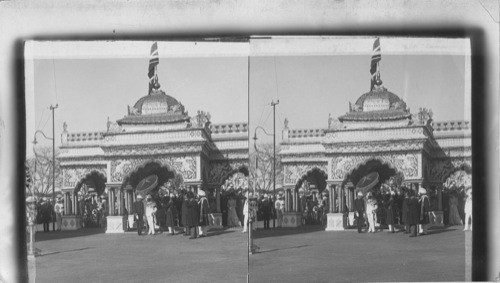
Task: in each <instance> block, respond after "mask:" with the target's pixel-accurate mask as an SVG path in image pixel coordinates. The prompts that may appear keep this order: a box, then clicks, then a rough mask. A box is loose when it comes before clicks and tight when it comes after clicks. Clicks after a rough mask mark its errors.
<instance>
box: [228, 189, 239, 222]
mask: <svg viewBox="0 0 500 283" xmlns="http://www.w3.org/2000/svg"><path fill="white" fill-rule="evenodd" d="M227 226H229V227H241V223H240V220H239V219H238V213H237V212H236V199H235V198H234V193H231V194H230V195H229V200H228V201H227Z"/></svg>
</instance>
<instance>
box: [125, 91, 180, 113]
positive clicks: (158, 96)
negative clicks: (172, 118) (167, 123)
mask: <svg viewBox="0 0 500 283" xmlns="http://www.w3.org/2000/svg"><path fill="white" fill-rule="evenodd" d="M179 104H180V103H179V102H178V101H177V99H175V98H173V97H172V96H170V95H167V94H165V92H163V91H162V90H152V91H151V94H150V95H146V96H144V97H141V98H140V99H139V100H138V101H137V102H136V103H135V105H134V108H135V109H136V110H137V112H138V114H142V115H148V114H160V113H167V112H168V111H169V110H170V109H172V108H174V106H176V105H179Z"/></svg>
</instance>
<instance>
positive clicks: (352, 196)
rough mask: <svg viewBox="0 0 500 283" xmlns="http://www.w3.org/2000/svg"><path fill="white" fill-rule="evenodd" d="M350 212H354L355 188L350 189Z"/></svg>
mask: <svg viewBox="0 0 500 283" xmlns="http://www.w3.org/2000/svg"><path fill="white" fill-rule="evenodd" d="M349 211H354V188H353V187H350V188H349Z"/></svg>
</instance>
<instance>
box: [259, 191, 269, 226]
mask: <svg viewBox="0 0 500 283" xmlns="http://www.w3.org/2000/svg"><path fill="white" fill-rule="evenodd" d="M260 207H261V210H262V220H264V229H269V220H270V219H271V203H270V202H269V196H268V195H267V194H264V199H263V200H262V203H261V205H260Z"/></svg>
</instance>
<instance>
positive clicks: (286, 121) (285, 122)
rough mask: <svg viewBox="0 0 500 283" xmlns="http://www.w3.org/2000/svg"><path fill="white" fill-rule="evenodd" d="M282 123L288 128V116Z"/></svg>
mask: <svg viewBox="0 0 500 283" xmlns="http://www.w3.org/2000/svg"><path fill="white" fill-rule="evenodd" d="M283 124H284V125H285V129H288V118H285V121H284V122H283Z"/></svg>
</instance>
